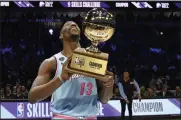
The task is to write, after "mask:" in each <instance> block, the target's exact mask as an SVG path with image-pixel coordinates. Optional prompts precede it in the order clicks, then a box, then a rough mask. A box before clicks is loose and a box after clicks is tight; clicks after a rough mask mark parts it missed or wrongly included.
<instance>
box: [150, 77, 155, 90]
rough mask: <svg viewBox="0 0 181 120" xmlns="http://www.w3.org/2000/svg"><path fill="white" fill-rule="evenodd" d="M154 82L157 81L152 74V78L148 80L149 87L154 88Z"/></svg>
mask: <svg viewBox="0 0 181 120" xmlns="http://www.w3.org/2000/svg"><path fill="white" fill-rule="evenodd" d="M156 83H157V81H156V77H155V76H154V75H152V79H151V81H150V84H149V87H150V88H151V89H153V88H155V87H156Z"/></svg>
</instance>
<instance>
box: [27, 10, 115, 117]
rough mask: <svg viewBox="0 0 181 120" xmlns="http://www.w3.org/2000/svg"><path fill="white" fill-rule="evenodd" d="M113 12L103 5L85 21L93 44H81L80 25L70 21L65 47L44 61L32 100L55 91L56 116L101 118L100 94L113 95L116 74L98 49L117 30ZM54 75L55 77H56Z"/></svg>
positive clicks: (63, 36) (64, 33)
mask: <svg viewBox="0 0 181 120" xmlns="http://www.w3.org/2000/svg"><path fill="white" fill-rule="evenodd" d="M114 24H115V20H114V18H113V15H112V14H110V13H109V12H108V11H107V10H105V9H102V8H95V9H92V10H91V11H89V12H88V13H87V16H86V17H85V20H84V22H83V31H84V34H85V36H86V37H87V38H88V39H89V40H91V42H92V45H91V46H90V47H88V48H86V49H84V48H80V45H79V39H80V29H79V28H78V26H77V24H76V23H74V22H72V21H68V22H66V23H65V24H64V26H63V27H62V29H61V32H60V39H61V40H62V41H63V50H62V51H61V52H59V53H58V54H56V55H54V56H53V57H51V58H49V59H46V60H44V61H43V63H42V64H41V66H40V68H39V72H38V75H37V77H36V79H35V80H34V82H33V85H32V88H31V90H30V92H29V96H28V99H29V101H30V102H31V103H35V102H38V101H41V100H43V99H45V98H47V97H48V96H50V95H52V99H51V104H50V109H51V111H52V113H53V116H52V119H64V120H67V119H97V117H96V116H97V112H98V111H97V98H99V100H100V102H101V103H103V104H105V103H107V102H108V101H109V100H110V98H111V97H112V95H113V85H114V77H113V76H114V75H113V73H110V72H108V71H107V70H106V69H107V61H108V54H106V53H102V52H100V51H99V50H98V49H97V47H96V46H97V45H98V43H99V42H103V41H106V40H108V39H110V38H111V36H112V35H113V33H114V27H113V26H114ZM52 76H54V77H52Z"/></svg>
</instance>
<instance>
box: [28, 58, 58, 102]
mask: <svg viewBox="0 0 181 120" xmlns="http://www.w3.org/2000/svg"><path fill="white" fill-rule="evenodd" d="M56 64H57V63H56V59H55V58H54V57H51V58H49V59H46V60H44V61H43V62H42V64H41V65H40V68H39V71H38V75H37V77H36V79H35V80H34V82H33V85H32V88H31V90H30V92H29V95H28V100H29V102H30V103H35V102H37V101H40V100H43V99H45V98H47V97H49V96H50V95H51V94H52V93H53V92H54V91H55V90H56V89H57V88H58V87H59V86H60V85H61V83H62V82H61V80H60V79H59V77H57V78H54V80H51V79H52V78H51V74H52V72H53V71H55V70H56V66H57V65H56Z"/></svg>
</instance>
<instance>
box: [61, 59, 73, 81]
mask: <svg viewBox="0 0 181 120" xmlns="http://www.w3.org/2000/svg"><path fill="white" fill-rule="evenodd" d="M71 58H72V56H70V57H68V58H67V60H66V61H65V63H64V64H63V67H62V74H61V75H60V77H61V79H62V80H63V81H66V80H68V79H69V78H70V77H71V76H72V74H71V73H68V71H67V70H66V66H67V65H68V64H69V63H70V60H71Z"/></svg>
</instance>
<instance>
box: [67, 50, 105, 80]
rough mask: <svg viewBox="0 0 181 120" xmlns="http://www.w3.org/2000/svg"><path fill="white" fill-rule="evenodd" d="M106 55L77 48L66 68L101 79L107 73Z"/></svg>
mask: <svg viewBox="0 0 181 120" xmlns="http://www.w3.org/2000/svg"><path fill="white" fill-rule="evenodd" d="M108 56H109V55H108V54H107V53H101V52H100V53H92V52H88V51H87V50H86V49H84V48H77V49H76V50H75V51H74V53H73V55H72V59H71V62H70V63H68V65H67V66H66V70H67V71H68V72H70V73H77V74H81V75H85V76H89V77H92V78H96V79H99V80H102V79H103V78H105V75H106V74H107V63H108Z"/></svg>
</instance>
